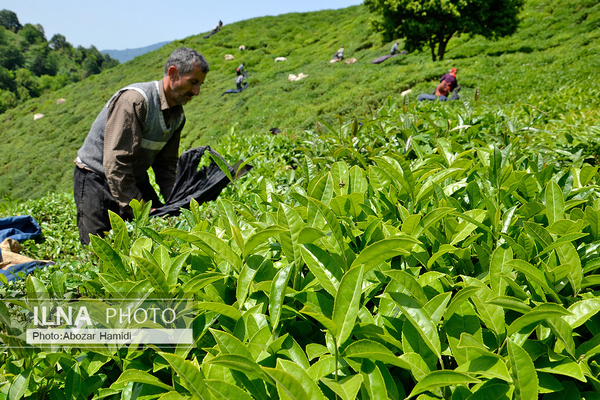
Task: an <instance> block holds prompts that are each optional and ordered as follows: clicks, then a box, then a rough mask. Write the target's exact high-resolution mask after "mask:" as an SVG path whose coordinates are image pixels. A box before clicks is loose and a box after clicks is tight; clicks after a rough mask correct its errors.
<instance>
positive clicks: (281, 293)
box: [269, 264, 294, 332]
mask: <svg viewBox="0 0 600 400" xmlns="http://www.w3.org/2000/svg"><path fill="white" fill-rule="evenodd" d="M293 266H294V265H293V264H288V265H286V266H285V267H283V268H281V269H280V270H279V271H278V272H277V275H276V276H275V278H274V279H273V281H272V282H271V292H270V296H269V314H270V315H271V329H272V330H273V332H275V330H276V329H277V328H278V327H279V318H281V310H282V308H283V301H284V299H285V291H286V288H287V285H288V282H289V280H290V273H291V271H292V268H293Z"/></svg>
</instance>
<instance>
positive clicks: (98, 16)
mask: <svg viewBox="0 0 600 400" xmlns="http://www.w3.org/2000/svg"><path fill="white" fill-rule="evenodd" d="M361 3H362V0H293V1H292V0H245V1H244V0H208V1H207V0H167V1H158V0H2V1H1V2H0V9H5V10H10V11H13V12H14V13H15V14H17V18H18V19H19V22H20V23H21V25H25V24H28V23H29V24H34V25H37V24H39V25H41V26H42V27H43V28H44V33H45V34H46V39H47V40H50V39H51V38H52V36H54V34H57V33H59V34H61V35H63V36H64V37H65V38H66V39H67V42H69V43H71V44H72V45H73V46H75V47H77V46H83V47H85V48H89V47H90V46H95V47H96V48H97V49H98V50H101V51H102V50H126V49H136V48H140V47H146V46H150V45H153V44H155V43H161V42H168V41H172V40H177V39H184V38H186V37H188V36H193V35H198V34H200V33H205V32H209V31H210V30H211V29H212V28H214V27H215V25H217V23H218V22H219V20H222V21H223V24H224V25H227V24H231V23H233V22H238V21H243V20H247V19H251V18H256V17H263V16H267V15H269V16H274V15H280V14H287V13H291V12H308V11H319V10H331V9H339V8H346V7H350V6H353V5H358V4H361Z"/></svg>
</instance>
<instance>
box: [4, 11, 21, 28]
mask: <svg viewBox="0 0 600 400" xmlns="http://www.w3.org/2000/svg"><path fill="white" fill-rule="evenodd" d="M0 26H3V27H5V28H6V29H8V30H9V31H13V32H15V33H17V32H18V31H19V30H21V28H23V26H22V25H21V23H20V22H19V18H17V14H15V13H14V12H13V11H10V10H6V9H5V10H2V11H0Z"/></svg>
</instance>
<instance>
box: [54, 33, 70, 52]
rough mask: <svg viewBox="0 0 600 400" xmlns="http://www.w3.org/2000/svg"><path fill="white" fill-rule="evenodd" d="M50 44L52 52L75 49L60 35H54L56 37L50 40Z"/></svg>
mask: <svg viewBox="0 0 600 400" xmlns="http://www.w3.org/2000/svg"><path fill="white" fill-rule="evenodd" d="M49 44H50V48H51V49H52V50H63V49H70V48H71V47H73V46H72V45H71V43H69V42H67V38H66V37H65V36H64V35H61V34H60V33H56V34H54V36H52V38H51V39H50V42H49Z"/></svg>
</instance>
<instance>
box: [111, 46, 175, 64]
mask: <svg viewBox="0 0 600 400" xmlns="http://www.w3.org/2000/svg"><path fill="white" fill-rule="evenodd" d="M168 43H171V42H170V41H169V42H161V43H156V44H151V45H150V46H146V47H140V48H138V49H125V50H100V52H101V53H102V54H108V55H109V56H111V57H112V58H114V59H115V60H119V62H122V63H124V62H125V61H129V60H133V59H134V58H135V57H137V56H141V55H142V54H146V53H148V52H151V51H153V50H156V49H159V48H161V47H163V46H164V45H165V44H168Z"/></svg>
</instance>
